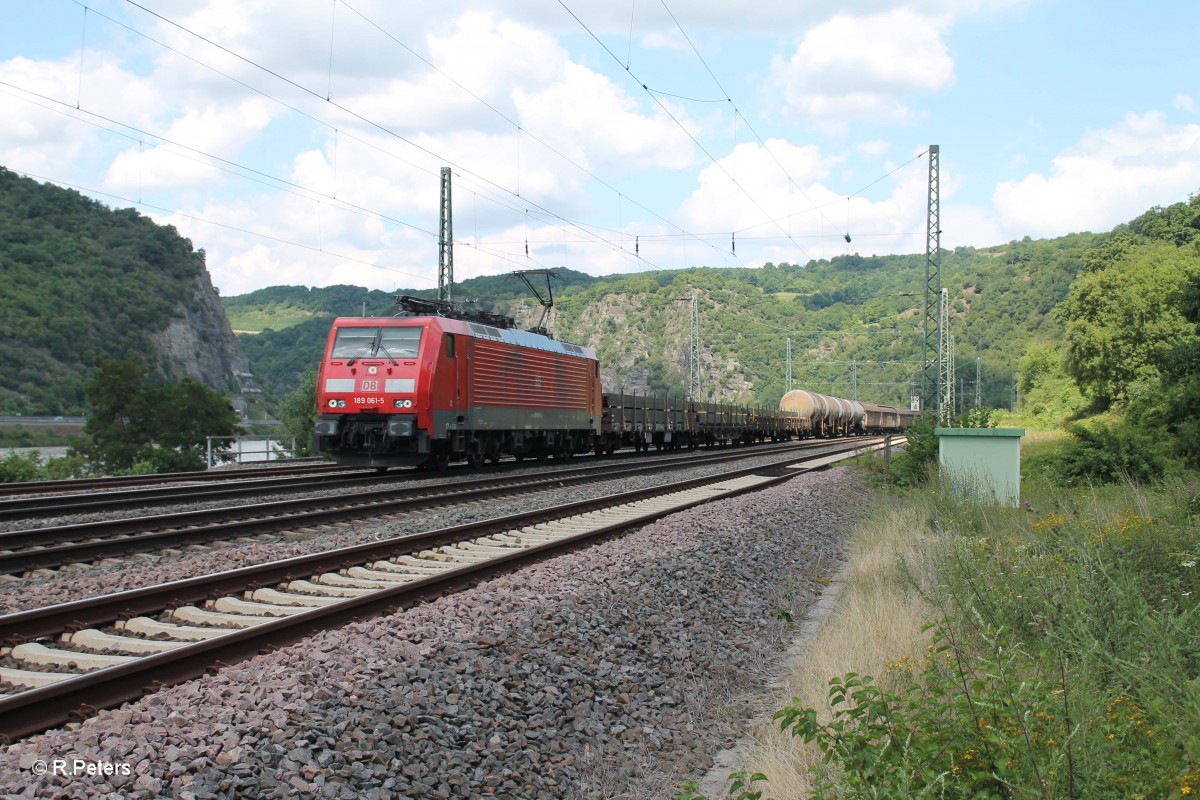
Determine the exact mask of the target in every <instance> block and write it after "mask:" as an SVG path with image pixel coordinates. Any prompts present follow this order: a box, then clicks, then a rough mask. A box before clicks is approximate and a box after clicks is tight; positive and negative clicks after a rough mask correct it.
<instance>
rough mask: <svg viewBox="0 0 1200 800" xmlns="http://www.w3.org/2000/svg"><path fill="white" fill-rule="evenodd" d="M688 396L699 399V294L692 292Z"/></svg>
mask: <svg viewBox="0 0 1200 800" xmlns="http://www.w3.org/2000/svg"><path fill="white" fill-rule="evenodd" d="M688 396H689V397H691V398H692V400H699V399H700V294H699V292H692V325H691V342H690V343H689V347H688Z"/></svg>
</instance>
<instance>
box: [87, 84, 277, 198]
mask: <svg viewBox="0 0 1200 800" xmlns="http://www.w3.org/2000/svg"><path fill="white" fill-rule="evenodd" d="M273 107H274V105H273V104H269V103H267V101H265V100H263V99H261V98H251V99H247V100H243V101H242V102H241V103H238V104H237V105H231V106H222V107H213V106H210V107H208V108H205V109H188V110H186V111H185V112H184V113H183V115H182V116H180V117H177V118H176V119H175V121H174V122H172V123H171V126H170V127H169V128H168V129H167V131H166V133H164V134H163V137H164V138H165V139H167V140H168V141H169V142H171V143H173V144H166V145H162V146H160V147H154V146H153V145H152V144H148V145H142V146H134V147H130V148H129V149H127V150H126V151H125V152H123V153H120V154H119V155H117V157H116V158H115V159H114V160H113V162H112V164H110V165H109V169H108V174H107V175H106V176H105V180H104V185H105V187H106V188H109V189H112V190H115V191H129V190H130V189H138V188H140V189H168V188H187V187H191V186H213V185H216V184H219V183H221V182H222V180H223V177H222V173H221V170H220V168H219V167H217V166H216V164H215V163H214V162H212V161H211V160H210V159H208V158H207V157H206V155H204V154H208V155H212V156H216V157H218V158H224V159H226V160H230V161H233V160H235V159H236V157H237V155H238V153H239V152H240V151H241V150H242V149H243V148H244V147H245V146H246V145H247V144H248V143H249V142H251V141H253V140H254V139H256V138H257V137H258V135H259V134H260V133H262V131H263V129H264V128H265V127H266V126H267V124H268V123H269V122H270V121H271V114H270V111H271V109H272V108H273ZM150 141H151V142H153V141H154V140H153V139H151V140H150Z"/></svg>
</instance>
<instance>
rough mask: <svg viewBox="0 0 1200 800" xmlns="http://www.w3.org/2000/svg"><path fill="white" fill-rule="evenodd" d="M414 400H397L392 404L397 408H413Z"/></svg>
mask: <svg viewBox="0 0 1200 800" xmlns="http://www.w3.org/2000/svg"><path fill="white" fill-rule="evenodd" d="M412 403H413V401H412V400H396V401H395V402H393V403H392V406H393V407H395V408H412Z"/></svg>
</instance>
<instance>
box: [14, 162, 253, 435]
mask: <svg viewBox="0 0 1200 800" xmlns="http://www.w3.org/2000/svg"><path fill="white" fill-rule="evenodd" d="M128 356H140V357H142V358H143V359H144V360H146V361H147V362H148V363H149V364H150V365H151V366H152V367H154V368H156V369H157V370H159V371H160V372H161V373H163V374H164V375H165V376H169V377H172V378H178V377H183V376H190V377H192V378H195V379H197V380H199V381H201V382H202V383H204V384H206V385H208V386H209V387H210V388H213V389H217V390H220V391H231V392H232V391H236V390H237V388H238V387H237V378H236V375H235V373H236V372H246V371H248V363H247V362H246V359H245V355H244V353H243V352H242V350H241V346H240V344H239V343H238V341H237V339H236V338H235V337H234V336H233V335H232V332H230V330H229V325H228V323H227V322H226V320H225V317H224V314H223V312H222V310H221V307H220V304H219V301H218V298H217V297H216V293H215V292H214V290H213V288H212V283H211V281H210V279H209V276H208V272H207V270H206V269H205V265H204V251H203V250H200V251H195V250H193V249H192V243H191V242H190V241H188V240H187V239H185V238H183V237H181V236H180V235H179V234H178V233H177V232H176V231H175V229H174V228H171V227H164V226H161V225H158V224H156V223H154V222H153V221H152V220H150V219H148V218H147V217H143V216H142V215H140V214H138V213H137V212H136V211H134V210H133V209H121V210H112V209H110V208H108V207H107V206H105V205H103V204H102V203H99V202H97V201H95V200H90V199H88V198H86V197H84V196H82V195H81V194H79V193H78V192H75V191H72V190H69V189H62V188H59V187H57V186H51V185H46V184H40V183H38V182H37V181H34V180H30V179H28V178H22V177H20V176H18V175H17V174H16V173H14V172H11V171H10V170H7V169H4V168H3V167H0V414H79V413H82V412H83V411H85V410H86V407H87V404H86V399H85V397H84V393H83V385H84V384H85V383H86V382H87V380H88V378H89V377H90V376H91V374H92V373H93V371H94V370H95V368H96V361H97V359H114V358H125V357H128Z"/></svg>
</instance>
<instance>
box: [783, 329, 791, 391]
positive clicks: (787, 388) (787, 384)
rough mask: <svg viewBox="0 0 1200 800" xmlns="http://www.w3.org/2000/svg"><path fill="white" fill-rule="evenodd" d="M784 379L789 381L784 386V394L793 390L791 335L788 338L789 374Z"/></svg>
mask: <svg viewBox="0 0 1200 800" xmlns="http://www.w3.org/2000/svg"><path fill="white" fill-rule="evenodd" d="M784 380H786V381H787V382H786V384H784V387H783V391H784V394H786V393H788V392H790V391H791V390H792V337H790V336H789V337H788V340H787V375H786V377H785V379H784Z"/></svg>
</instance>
